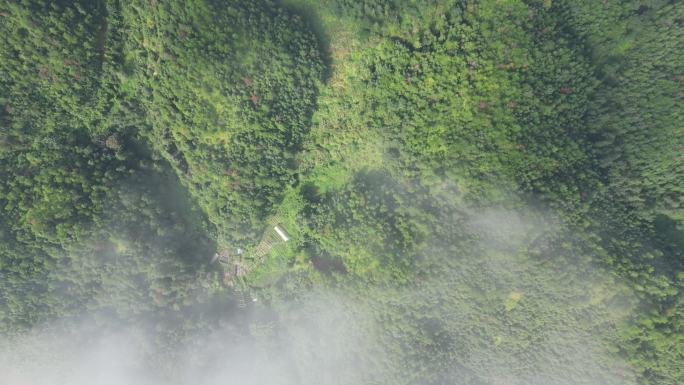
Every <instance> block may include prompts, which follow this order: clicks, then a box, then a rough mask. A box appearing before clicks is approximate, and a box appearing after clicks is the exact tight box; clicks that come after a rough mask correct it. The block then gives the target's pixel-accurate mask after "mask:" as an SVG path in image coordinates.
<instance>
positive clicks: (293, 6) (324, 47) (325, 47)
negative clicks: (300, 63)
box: [275, 0, 332, 83]
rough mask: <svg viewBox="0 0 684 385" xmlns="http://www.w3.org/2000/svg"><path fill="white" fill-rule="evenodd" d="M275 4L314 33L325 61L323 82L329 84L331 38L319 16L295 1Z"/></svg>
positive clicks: (278, 1) (322, 58)
mask: <svg viewBox="0 0 684 385" xmlns="http://www.w3.org/2000/svg"><path fill="white" fill-rule="evenodd" d="M275 3H276V4H277V5H278V6H279V7H280V8H282V9H284V10H285V11H286V12H287V13H289V14H291V15H296V16H299V17H301V18H302V21H303V22H304V25H305V26H306V27H308V29H309V30H310V31H311V32H313V34H314V35H315V37H316V42H317V43H318V50H319V52H320V54H321V60H322V61H323V65H324V67H325V68H324V69H323V79H321V80H323V82H324V83H327V82H328V80H329V79H330V77H331V76H332V51H331V50H330V36H329V35H328V33H327V32H326V29H325V27H324V26H323V22H322V21H321V18H320V17H319V15H318V14H317V13H316V11H314V10H313V9H311V7H308V6H307V5H305V4H297V3H296V1H293V0H275Z"/></svg>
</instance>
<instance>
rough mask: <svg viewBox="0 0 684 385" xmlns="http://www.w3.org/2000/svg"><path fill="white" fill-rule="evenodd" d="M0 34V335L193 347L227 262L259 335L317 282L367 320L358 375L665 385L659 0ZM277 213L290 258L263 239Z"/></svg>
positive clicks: (680, 378) (99, 15)
mask: <svg viewBox="0 0 684 385" xmlns="http://www.w3.org/2000/svg"><path fill="white" fill-rule="evenodd" d="M0 21H1V22H0V39H2V41H1V44H2V45H1V47H2V48H1V50H2V51H0V52H1V53H2V56H0V272H1V273H2V279H1V280H0V331H2V332H3V333H5V334H16V333H21V332H22V331H25V330H27V329H30V328H31V327H34V326H36V325H41V324H44V323H46V322H50V321H53V320H56V319H70V317H76V316H78V315H79V314H83V313H84V312H87V313H88V314H91V315H93V316H94V317H95V318H97V319H99V320H100V321H99V322H102V323H117V322H131V323H134V322H136V320H137V319H140V317H145V318H148V319H149V318H152V319H154V320H155V321H154V322H155V323H156V324H157V328H156V332H157V333H158V334H159V336H160V337H159V341H158V342H159V343H160V344H161V345H165V346H172V345H174V344H177V343H187V342H188V341H187V339H188V338H189V337H188V336H192V335H193V334H192V333H195V332H196V330H200V331H201V332H207V333H208V332H210V331H211V330H214V329H216V328H218V327H219V325H221V324H222V323H223V322H225V319H226V318H225V315H224V314H223V313H222V312H220V311H216V310H215V309H214V310H212V306H215V305H217V304H220V306H225V304H226V303H228V304H230V303H233V302H232V301H233V300H232V299H231V292H230V291H229V290H228V288H227V287H226V285H224V284H222V283H225V282H226V280H225V277H224V272H223V271H222V268H221V267H219V266H218V264H213V265H212V264H210V261H211V260H212V256H213V255H214V253H215V252H217V251H218V252H219V253H221V252H222V250H235V249H236V248H243V249H245V250H246V254H248V255H249V254H256V253H258V250H264V251H263V253H264V258H263V260H258V261H256V262H257V263H255V264H254V265H253V266H250V269H249V270H248V271H247V272H246V276H244V277H233V279H234V280H235V282H236V284H237V285H239V286H241V287H242V289H243V290H245V291H247V290H250V291H251V292H252V293H253V295H255V296H258V297H259V298H262V299H264V300H265V301H262V302H266V306H268V307H270V309H271V311H273V312H275V313H276V314H279V315H280V316H279V317H280V318H281V319H288V317H290V315H291V314H292V313H296V312H294V311H293V310H292V309H291V307H290V304H291V303H292V302H293V301H294V302H297V301H300V300H301V299H302V298H305V297H306V296H307V293H309V292H311V291H314V292H316V291H317V290H334V291H336V292H339V293H343V296H345V298H349V299H351V303H353V304H356V305H349V306H346V307H344V308H345V311H348V312H349V313H350V314H353V313H355V312H358V311H359V310H358V309H359V307H362V308H363V309H364V312H365V313H367V314H368V317H369V319H370V320H369V321H367V322H368V324H367V325H368V331H365V329H363V328H362V330H361V331H358V333H359V334H360V338H362V339H368V340H370V339H372V340H374V341H376V340H377V344H378V346H379V349H381V350H382V352H384V354H383V355H382V356H381V357H377V356H373V353H371V352H370V351H369V352H361V353H359V354H361V355H362V356H363V355H364V354H366V355H367V356H368V359H367V360H366V361H364V364H363V365H362V367H360V368H359V370H358V373H356V374H355V376H357V377H354V381H356V383H375V382H377V383H392V384H394V383H406V384H409V383H411V384H413V383H424V384H443V383H449V382H450V381H453V379H454V378H458V379H459V381H461V383H464V384H501V383H509V382H506V381H510V383H554V382H553V381H557V379H558V378H573V379H574V380H575V381H576V383H578V384H584V383H587V384H593V383H601V384H612V383H615V384H625V383H638V384H659V385H660V384H673V385H674V384H680V383H682V382H684V367H682V365H681V362H682V361H684V95H683V94H682V90H684V4H682V3H681V2H677V1H667V0H659V1H643V0H624V1H621V2H616V1H605V2H603V3H601V4H597V3H596V2H595V1H588V0H587V1H585V0H502V1H496V2H495V1H485V2H479V1H463V0H416V1H400V0H364V1H351V0H321V1H313V0H283V1H279V2H272V1H268V0H263V1H261V0H259V1H231V2H222V1H218V0H195V1H188V2H181V1H178V2H176V1H166V2H161V1H160V2H156V1H142V0H140V1H136V0H127V1H104V0H103V1H98V2H91V1H83V2H73V3H72V2H61V1H57V2H51V1H38V0H36V1H28V0H26V1H4V2H2V3H0ZM273 217H275V218H277V220H278V223H280V224H281V225H282V226H283V227H284V228H285V229H286V230H287V231H288V232H289V234H290V238H291V240H290V241H289V242H288V243H286V244H283V245H280V246H278V247H274V248H272V249H265V248H263V247H262V246H261V245H263V244H264V241H263V240H262V241H261V243H260V240H261V239H262V234H263V233H264V232H268V231H270V228H271V227H270V226H269V225H267V224H268V223H269V219H270V218H273ZM264 237H266V236H264ZM226 271H227V272H228V275H232V274H233V273H234V271H232V270H231V268H227V269H226ZM238 302H239V301H236V302H235V303H238ZM228 309H229V311H230V312H233V311H235V312H237V311H240V310H238V309H237V308H234V307H228ZM364 319H365V318H364ZM235 322H238V321H235ZM370 325H381V327H380V330H379V331H378V330H377V329H376V327H374V326H370ZM364 333H367V335H365V334H364ZM578 347H582V349H586V350H581V349H579V348H578ZM578 349H579V350H578ZM371 350H372V349H371ZM590 352H601V354H600V355H599V356H600V359H598V360H595V359H594V357H596V356H595V355H593V353H590ZM364 357H365V356H364ZM303 365H304V367H307V366H306V365H307V364H303ZM310 365H313V363H310ZM162 366H163V365H162ZM312 370H313V369H312ZM373 381H374V382H373ZM516 381H517V382H516ZM560 383H564V382H560Z"/></svg>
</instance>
